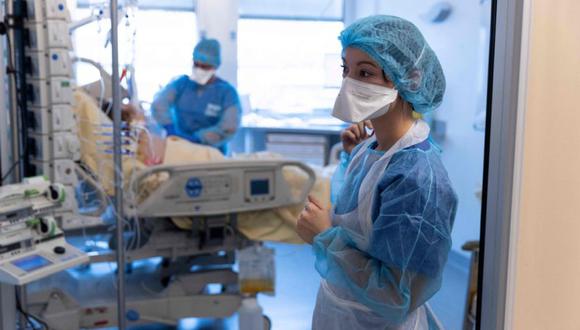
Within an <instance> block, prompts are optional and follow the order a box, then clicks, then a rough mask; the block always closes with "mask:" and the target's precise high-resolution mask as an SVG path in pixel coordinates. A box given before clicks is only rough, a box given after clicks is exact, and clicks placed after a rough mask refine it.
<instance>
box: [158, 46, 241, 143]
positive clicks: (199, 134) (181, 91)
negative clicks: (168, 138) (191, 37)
mask: <svg viewBox="0 0 580 330" xmlns="http://www.w3.org/2000/svg"><path fill="white" fill-rule="evenodd" d="M220 64H221V54H220V44H219V42H218V41H217V40H215V39H203V40H201V41H200V42H199V43H198V44H197V45H196V46H195V49H194V51H193V68H192V73H191V75H189V76H187V75H183V76H180V77H177V78H176V79H174V80H173V81H172V82H170V83H169V84H168V85H167V86H166V87H165V88H163V89H162V90H161V91H160V92H159V93H158V94H157V95H156V96H155V98H154V100H153V103H152V104H151V113H152V114H153V117H154V118H155V120H156V121H157V122H158V123H159V124H160V125H161V126H163V127H164V128H165V130H166V131H167V134H168V135H176V136H179V137H181V138H184V139H187V140H189V141H191V142H194V143H200V144H205V145H210V146H214V147H216V148H219V149H220V150H221V151H222V152H223V153H224V154H225V153H227V142H228V141H229V140H230V139H231V138H232V137H233V135H234V134H235V133H236V131H237V130H238V127H239V125H240V119H241V106H240V100H239V96H238V93H237V91H236V89H235V88H234V87H233V86H232V85H230V84H229V83H228V82H226V81H225V80H223V79H221V78H219V77H217V76H216V70H217V69H218V67H219V66H220Z"/></svg>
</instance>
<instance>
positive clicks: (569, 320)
mask: <svg viewBox="0 0 580 330" xmlns="http://www.w3.org/2000/svg"><path fill="white" fill-rule="evenodd" d="M531 6H532V7H531V10H532V16H531V30H530V44H529V52H528V54H529V65H528V66H527V68H528V79H527V97H526V107H525V126H524V127H525V128H524V135H523V143H524V145H523V166H522V171H523V172H522V184H521V193H520V208H519V211H520V215H519V224H518V227H517V229H518V231H517V240H516V241H515V242H516V244H515V247H516V249H515V251H513V253H514V256H515V258H516V260H515V261H516V264H515V274H514V276H515V297H514V299H515V300H514V302H515V303H514V305H513V315H512V316H513V327H507V328H506V329H509V328H513V329H532V330H535V329H580V313H579V311H578V307H579V303H578V301H579V297H580V281H579V280H578V279H579V278H580V256H579V252H580V238H579V233H580V189H579V187H580V174H579V173H580V129H578V123H580V108H579V106H578V95H579V93H580V20H578V13H580V2H579V1H577V0H560V1H552V0H534V1H531ZM510 315H511V314H510Z"/></svg>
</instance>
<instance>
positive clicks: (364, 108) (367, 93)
mask: <svg viewBox="0 0 580 330" xmlns="http://www.w3.org/2000/svg"><path fill="white" fill-rule="evenodd" d="M397 95H398V92H397V90H396V89H393V88H388V87H384V86H379V85H375V84H369V83H365V82H362V81H358V80H356V79H352V78H349V77H346V78H344V79H343V80H342V87H341V88H340V91H339V92H338V96H337V97H336V101H335V102H334V108H333V109H332V115H333V116H334V117H336V118H338V119H340V120H343V121H346V122H349V123H359V122H361V121H364V120H369V119H374V118H377V117H380V116H382V115H384V114H385V113H387V111H389V108H390V106H391V104H393V102H395V100H397Z"/></svg>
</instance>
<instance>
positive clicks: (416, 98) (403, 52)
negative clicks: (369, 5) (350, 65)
mask: <svg viewBox="0 0 580 330" xmlns="http://www.w3.org/2000/svg"><path fill="white" fill-rule="evenodd" d="M339 39H340V41H341V43H342V47H343V50H344V49H346V48H347V47H355V48H358V49H360V50H362V51H364V52H365V53H367V54H368V55H369V56H370V57H372V58H373V59H374V60H375V61H376V62H377V63H378V64H379V65H380V66H381V68H382V69H383V71H384V72H385V74H386V75H387V77H388V78H389V79H391V80H392V81H393V83H394V84H395V86H396V88H397V90H398V91H399V93H400V95H401V97H402V98H403V99H404V100H406V101H407V102H409V103H411V104H412V105H413V108H414V110H415V111H417V112H419V113H427V112H429V111H432V110H435V109H436V108H437V107H438V106H439V105H440V104H441V101H442V99H443V94H444V93H445V76H444V75H443V69H442V68H441V64H440V63H439V60H438V59H437V55H435V52H433V50H432V49H431V47H429V45H428V44H427V41H426V40H425V38H423V35H422V34H421V32H420V31H419V29H417V27H416V26H415V25H413V23H411V22H409V21H406V20H404V19H402V18H399V17H395V16H384V15H379V16H370V17H366V18H363V19H360V20H357V21H355V22H354V23H353V24H351V25H350V26H349V27H347V28H346V29H345V30H344V31H342V33H341V34H340V37H339Z"/></svg>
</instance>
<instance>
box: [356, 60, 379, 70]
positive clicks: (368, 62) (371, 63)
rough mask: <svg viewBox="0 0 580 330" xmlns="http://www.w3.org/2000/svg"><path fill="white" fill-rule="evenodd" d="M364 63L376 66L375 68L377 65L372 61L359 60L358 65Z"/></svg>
mask: <svg viewBox="0 0 580 330" xmlns="http://www.w3.org/2000/svg"><path fill="white" fill-rule="evenodd" d="M362 64H368V65H372V66H374V67H375V68H376V67H377V65H376V64H375V63H373V62H370V61H360V62H358V63H357V64H356V65H362Z"/></svg>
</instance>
